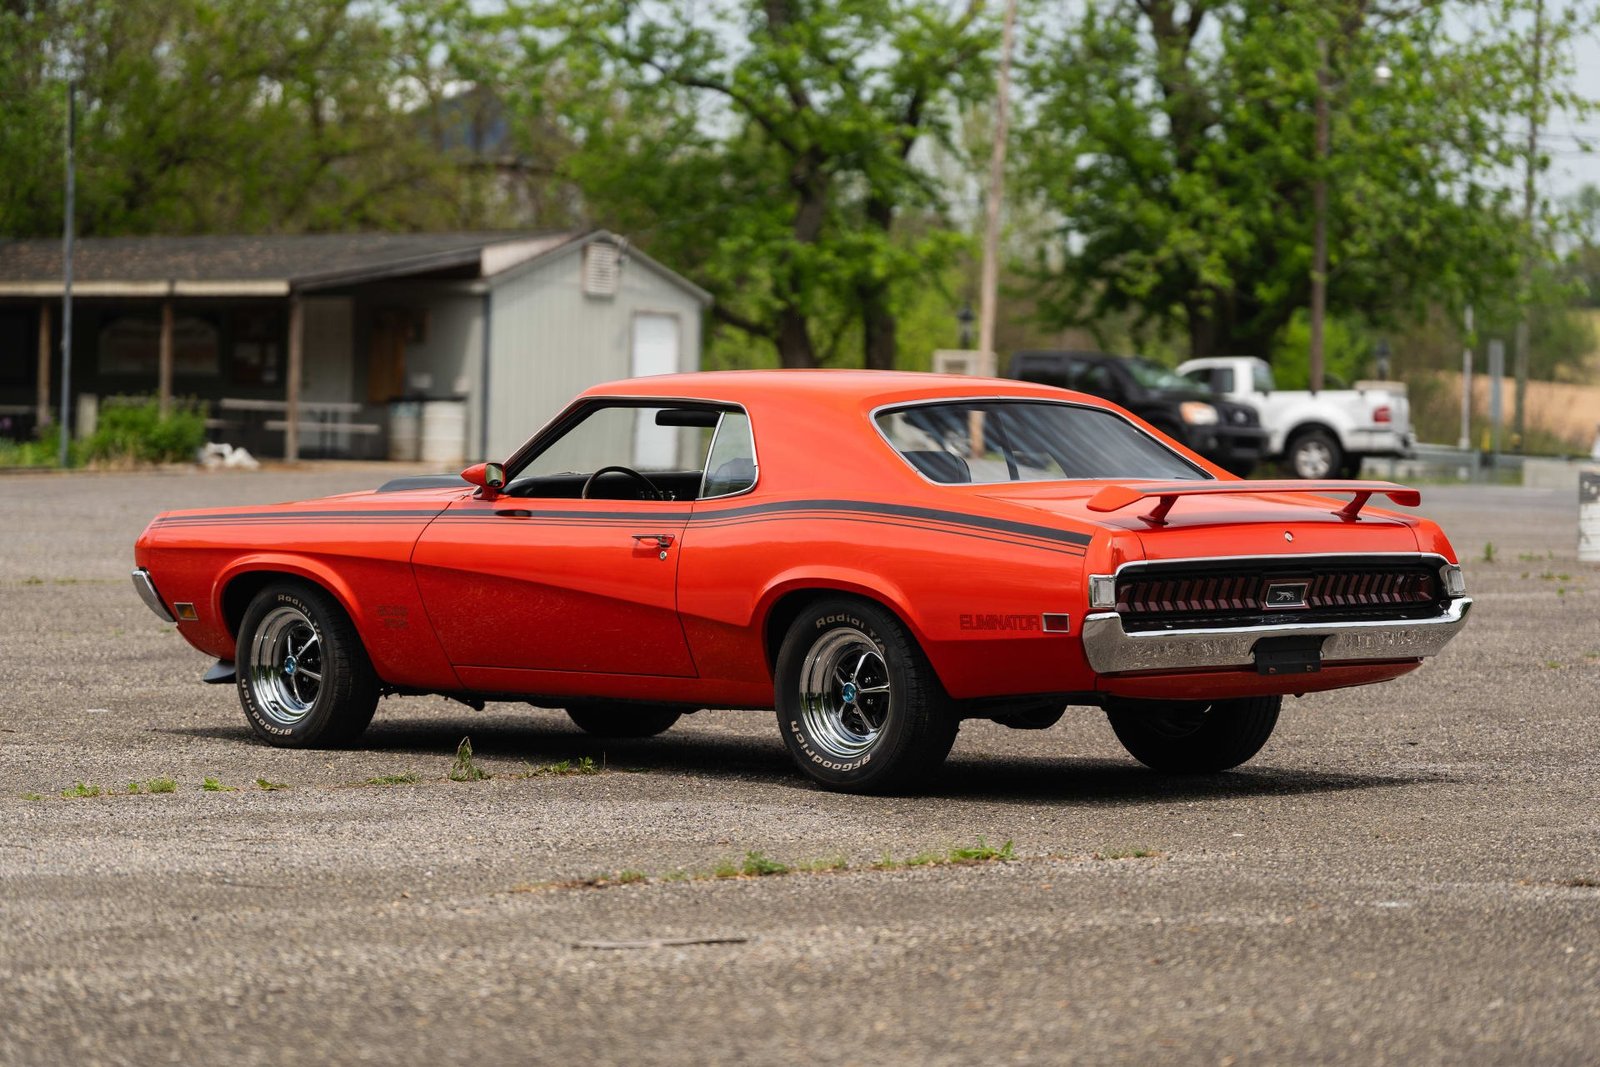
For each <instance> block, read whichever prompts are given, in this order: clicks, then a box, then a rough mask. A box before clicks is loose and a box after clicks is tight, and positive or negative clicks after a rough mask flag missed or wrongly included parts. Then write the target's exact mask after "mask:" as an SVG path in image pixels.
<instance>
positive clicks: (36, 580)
mask: <svg viewBox="0 0 1600 1067" xmlns="http://www.w3.org/2000/svg"><path fill="white" fill-rule="evenodd" d="M22 584H23V585H43V584H44V579H43V578H40V577H38V576H37V575H34V576H32V577H29V578H24V579H22Z"/></svg>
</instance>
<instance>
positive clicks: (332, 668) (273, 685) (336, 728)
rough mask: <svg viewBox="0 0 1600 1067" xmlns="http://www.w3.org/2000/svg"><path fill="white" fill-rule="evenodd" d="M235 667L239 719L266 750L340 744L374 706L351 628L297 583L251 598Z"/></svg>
mask: <svg viewBox="0 0 1600 1067" xmlns="http://www.w3.org/2000/svg"><path fill="white" fill-rule="evenodd" d="M235 664H236V670H237V675H238V684H239V703H240V704H242V705H243V706H244V717H245V720H246V721H247V722H249V724H250V729H251V731H252V732H253V733H254V734H255V735H256V736H257V737H259V738H260V739H261V740H263V741H265V742H267V743H268V744H269V745H277V746H279V747H281V748H310V747H313V746H319V745H340V744H346V743H348V742H351V741H354V740H355V739H356V738H357V737H359V736H361V733H362V731H364V730H365V729H366V728H367V725H368V724H369V723H370V722H371V721H372V713H373V711H374V710H376V709H377V706H378V676H377V674H376V673H375V672H374V671H373V669H372V663H371V661H370V660H368V659H367V651H366V649H365V648H363V647H362V644H361V638H360V636H359V635H358V634H357V633H356V628H355V625H354V624H353V623H352V622H351V621H350V618H349V616H347V615H346V614H345V613H344V609H343V608H341V607H340V606H339V602H338V601H337V600H335V599H334V598H333V597H332V595H330V594H329V593H328V592H326V591H325V590H323V589H319V588H317V587H316V586H314V585H310V584H307V583H304V582H278V583H274V584H272V585H269V586H267V587H266V588H265V589H263V590H262V591H261V592H260V593H258V594H256V597H255V599H254V600H252V601H251V602H250V607H249V608H248V609H246V611H245V613H244V619H243V621H242V622H241V623H240V625H239V637H238V643H237V646H236V649H235Z"/></svg>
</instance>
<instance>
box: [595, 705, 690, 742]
mask: <svg viewBox="0 0 1600 1067" xmlns="http://www.w3.org/2000/svg"><path fill="white" fill-rule="evenodd" d="M682 715H683V712H681V711H679V710H678V709H677V708H669V707H662V706H658V705H654V704H574V705H572V706H570V707H568V708H567V717H568V718H570V719H571V720H572V722H573V725H575V726H577V727H578V729H580V730H582V731H583V732H584V733H586V734H593V735H594V736H595V737H654V736H655V735H656V734H659V733H664V732H665V731H667V730H669V729H671V728H672V724H673V723H675V722H677V721H678V719H679V718H681V717H682Z"/></svg>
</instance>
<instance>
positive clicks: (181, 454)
mask: <svg viewBox="0 0 1600 1067" xmlns="http://www.w3.org/2000/svg"><path fill="white" fill-rule="evenodd" d="M205 439H206V416H205V410H204V408H203V407H202V406H201V405H200V404H199V403H198V402H196V401H193V400H181V401H180V400H174V401H173V402H172V408H171V410H170V411H168V413H167V417H166V418H162V417H161V414H160V406H159V405H158V404H157V402H156V400H155V399H154V398H153V397H120V396H119V397H113V398H112V399H110V400H108V401H107V402H106V403H105V405H104V406H103V407H101V409H100V419H99V423H98V425H97V426H96V427H95V431H94V433H93V434H91V435H90V436H89V438H88V440H86V441H85V442H84V458H85V459H87V460H89V461H91V462H102V463H174V462H185V461H188V460H192V459H194V455H195V452H196V451H197V450H198V449H199V448H200V446H201V445H202V444H204V443H205Z"/></svg>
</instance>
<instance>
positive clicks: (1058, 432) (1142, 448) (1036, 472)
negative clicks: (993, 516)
mask: <svg viewBox="0 0 1600 1067" xmlns="http://www.w3.org/2000/svg"><path fill="white" fill-rule="evenodd" d="M877 423H878V429H879V430H880V431H882V433H883V435H884V437H885V438H887V439H888V441H889V444H891V445H892V446H894V449H895V451H897V452H899V453H900V455H901V456H902V457H903V458H904V459H905V461H906V462H907V463H909V464H911V466H912V467H914V468H915V469H917V470H918V471H921V472H922V473H923V474H924V475H925V476H927V477H928V478H929V479H930V480H932V481H935V482H944V483H947V484H961V483H977V484H990V483H996V482H1035V481H1058V480H1067V479H1083V478H1161V479H1195V480H1199V479H1204V478H1208V477H1210V476H1209V475H1208V474H1206V473H1205V471H1203V470H1201V469H1200V468H1199V467H1197V466H1195V465H1194V464H1192V463H1190V462H1189V461H1188V460H1186V459H1184V458H1183V457H1182V456H1180V455H1178V454H1177V453H1176V452H1174V451H1172V449H1170V448H1168V447H1167V446H1165V445H1163V444H1162V443H1161V442H1160V441H1158V440H1156V439H1155V438H1154V437H1151V436H1150V435H1149V434H1147V433H1145V432H1144V431H1142V430H1140V429H1139V428H1138V427H1136V426H1134V425H1133V424H1132V423H1131V422H1129V421H1128V420H1126V419H1124V418H1123V417H1122V416H1120V415H1117V414H1114V413H1113V412H1110V411H1106V410H1104V409H1102V408H1095V407H1083V406H1079V405H1077V404H1060V403H1052V402H1050V401H1043V400H1041V401H1030V400H958V401H945V402H935V403H928V404H917V405H913V406H908V407H901V408H894V409H891V410H889V411H884V412H881V413H879V415H878V417H877Z"/></svg>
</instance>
